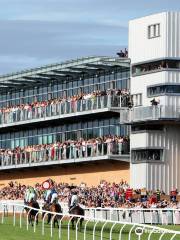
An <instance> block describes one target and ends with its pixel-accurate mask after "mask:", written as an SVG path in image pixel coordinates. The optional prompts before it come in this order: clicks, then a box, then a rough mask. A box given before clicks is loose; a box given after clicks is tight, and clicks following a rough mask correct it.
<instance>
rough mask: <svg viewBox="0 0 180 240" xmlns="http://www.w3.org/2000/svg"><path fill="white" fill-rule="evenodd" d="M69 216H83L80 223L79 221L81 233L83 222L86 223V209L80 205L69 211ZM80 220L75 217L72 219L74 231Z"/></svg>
mask: <svg viewBox="0 0 180 240" xmlns="http://www.w3.org/2000/svg"><path fill="white" fill-rule="evenodd" d="M69 214H72V215H73V214H74V215H80V216H82V218H81V219H80V221H79V227H80V229H79V230H80V231H81V228H82V223H83V221H84V217H83V216H84V209H83V208H81V207H80V206H79V205H77V206H74V207H72V208H71V209H70V210H69ZM78 219H79V217H73V218H72V219H71V223H72V229H74V222H77V221H78Z"/></svg>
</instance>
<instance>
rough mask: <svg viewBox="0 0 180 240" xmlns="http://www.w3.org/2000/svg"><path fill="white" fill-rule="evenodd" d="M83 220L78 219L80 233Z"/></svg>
mask: <svg viewBox="0 0 180 240" xmlns="http://www.w3.org/2000/svg"><path fill="white" fill-rule="evenodd" d="M83 220H84V219H83V218H81V219H80V223H79V231H80V232H81V229H82V223H83Z"/></svg>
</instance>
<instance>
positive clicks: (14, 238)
mask: <svg viewBox="0 0 180 240" xmlns="http://www.w3.org/2000/svg"><path fill="white" fill-rule="evenodd" d="M83 225H84V223H83ZM111 226H112V224H107V225H106V227H105V228H104V234H103V240H109V238H110V237H109V236H110V228H111ZM101 227H102V223H99V224H98V225H97V227H96V232H95V236H96V237H95V240H100V239H101ZM121 227H122V225H116V226H115V227H114V230H113V234H112V239H113V240H119V231H120V229H121ZM160 227H161V226H160ZM163 227H166V228H167V226H163ZM168 228H169V229H172V230H179V231H180V226H172V225H169V226H168ZM33 230H34V229H33V227H32V226H29V230H28V231H27V230H26V219H25V218H23V219H22V228H21V229H20V227H19V218H17V220H16V226H15V227H14V226H13V218H12V217H8V218H7V217H6V218H5V221H4V224H1V223H0V240H50V239H52V240H55V239H58V229H57V227H56V228H55V229H53V237H52V238H51V237H50V225H47V224H45V235H44V236H42V235H41V230H42V225H41V221H40V223H39V224H38V226H37V228H36V232H35V233H34V232H33ZM129 230H130V227H129V226H127V227H125V228H124V231H123V234H122V240H128V236H129ZM83 231H84V229H82V232H78V240H83V239H84V238H83V237H84V235H83ZM75 232H76V231H75V230H71V231H70V239H71V240H75V239H76V238H75ZM159 236H160V235H159V234H158V233H156V234H153V235H152V237H151V240H158V239H159ZM147 237H148V234H147V233H144V234H143V236H142V238H141V239H142V240H146V239H147ZM171 237H172V235H166V236H164V237H163V238H162V240H169V239H170V238H171ZM61 239H62V240H65V239H68V238H67V221H64V222H63V226H62V238H61ZM92 239H93V224H92V223H88V225H87V234H86V240H92ZM132 240H138V236H137V235H136V234H135V233H134V232H133V234H132ZM174 240H180V235H179V236H178V237H176V238H174Z"/></svg>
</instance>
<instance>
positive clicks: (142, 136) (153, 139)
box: [131, 131, 165, 149]
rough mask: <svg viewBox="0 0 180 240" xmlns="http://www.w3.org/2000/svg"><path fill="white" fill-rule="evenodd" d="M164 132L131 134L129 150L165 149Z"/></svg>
mask: <svg viewBox="0 0 180 240" xmlns="http://www.w3.org/2000/svg"><path fill="white" fill-rule="evenodd" d="M164 139H165V132H164V131H148V132H140V133H132V134H131V149H132V148H148V147H151V148H153V147H159V148H164V147H165V140H164Z"/></svg>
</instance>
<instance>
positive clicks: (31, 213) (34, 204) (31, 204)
mask: <svg viewBox="0 0 180 240" xmlns="http://www.w3.org/2000/svg"><path fill="white" fill-rule="evenodd" d="M26 205H27V206H28V207H32V208H37V209H40V207H39V203H38V202H37V201H34V200H32V201H31V202H29V203H27V204H26ZM28 207H25V208H24V209H25V210H26V213H27V214H28V213H29V216H28V222H29V224H31V225H32V226H33V223H34V221H35V216H36V214H37V213H38V210H34V209H30V208H28ZM36 224H38V215H37V218H36Z"/></svg>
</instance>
